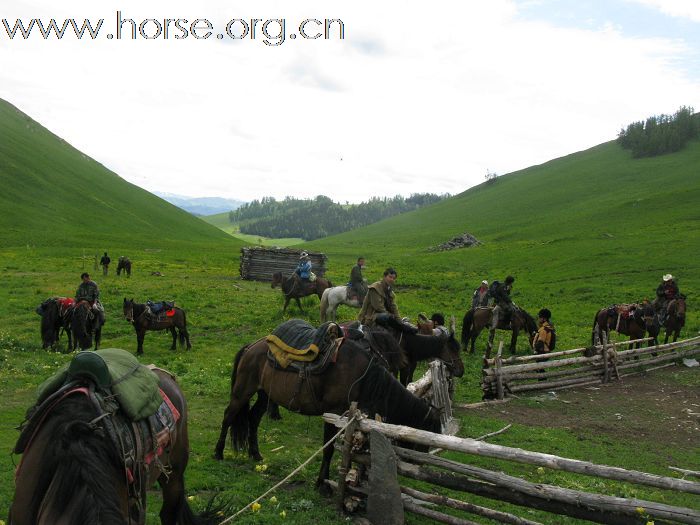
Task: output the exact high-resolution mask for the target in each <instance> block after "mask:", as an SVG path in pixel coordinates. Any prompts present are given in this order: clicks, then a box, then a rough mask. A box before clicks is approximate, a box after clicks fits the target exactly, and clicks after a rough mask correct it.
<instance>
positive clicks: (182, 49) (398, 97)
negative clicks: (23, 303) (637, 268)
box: [0, 0, 700, 202]
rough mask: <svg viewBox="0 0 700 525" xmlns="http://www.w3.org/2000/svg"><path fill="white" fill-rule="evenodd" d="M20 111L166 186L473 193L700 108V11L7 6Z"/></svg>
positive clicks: (73, 1) (346, 4)
mask: <svg viewBox="0 0 700 525" xmlns="http://www.w3.org/2000/svg"><path fill="white" fill-rule="evenodd" d="M118 17H120V18H118ZM51 18H54V19H55V20H56V21H57V22H58V24H59V26H62V25H63V22H64V20H69V19H74V20H75V21H76V22H77V25H78V27H81V26H82V25H83V20H85V19H89V20H90V21H91V23H92V25H93V27H96V26H97V25H98V21H99V19H103V23H102V25H101V26H100V31H99V33H98V34H97V36H96V38H94V39H91V38H90V37H89V36H88V34H87V32H85V33H84V35H83V38H82V39H79V38H77V37H76V36H75V34H74V32H73V29H72V28H71V27H70V26H69V27H68V28H67V31H66V33H65V34H64V35H63V37H62V38H61V39H59V38H57V37H56V36H55V34H52V35H51V36H50V37H49V38H47V39H44V38H42V35H41V34H40V32H39V30H38V26H37V25H36V23H35V25H34V26H33V27H32V32H31V33H29V34H28V36H27V37H26V38H22V36H21V34H20V32H19V30H17V31H16V32H15V37H14V38H10V37H9V34H8V31H11V30H13V29H15V28H16V27H17V26H16V24H17V20H18V19H21V20H22V22H23V24H24V27H25V28H27V27H28V26H29V24H30V22H31V20H32V19H40V20H41V21H42V23H43V24H44V25H48V23H49V21H50V19H51ZM166 19H170V20H171V21H170V22H166ZM197 19H200V20H199V21H198V22H197V23H196V24H193V23H194V21H195V20H197ZM253 19H259V20H260V21H259V22H253ZM118 20H121V22H122V23H121V26H120V27H121V32H120V34H119V35H118V34H117V26H118V25H119V24H118ZM132 20H133V24H132V22H131V21H132ZM185 20H186V22H185ZM280 20H281V21H282V22H283V25H284V39H282V38H280V33H281V29H282V22H280ZM325 20H336V22H333V23H331V24H330V27H329V32H328V38H325V35H324V34H323V29H324V28H323V24H324V23H325ZM303 21H307V22H306V23H305V24H304V25H303V27H302V28H301V29H303V30H304V34H305V35H306V36H308V37H313V36H316V35H319V37H318V38H316V39H312V38H303V36H302V34H301V32H300V25H301V23H302V22H303ZM316 21H318V22H319V24H320V26H319V25H318V24H317V22H316ZM337 21H342V28H343V35H342V38H341V35H340V30H339V28H340V27H341V23H339V22H337ZM208 24H210V25H211V30H210V29H209V28H208ZM192 25H194V26H195V27H194V30H193V28H192ZM227 27H228V32H227V31H226V29H227ZM319 28H320V31H319ZM166 29H167V32H166ZM132 30H134V31H136V38H135V39H133V38H132V36H133V35H132ZM185 31H186V33H185ZM265 31H267V36H266V35H265ZM207 33H210V36H209V37H208V38H204V37H205V36H206V34H207ZM185 34H186V37H185ZM108 35H109V36H108ZM218 35H221V36H222V38H218ZM292 35H294V36H292ZM110 36H111V38H110ZM195 36H198V37H200V38H195ZM178 37H180V38H178ZM295 37H296V38H295ZM0 98H3V99H5V100H7V101H8V102H10V103H12V104H14V105H15V106H17V107H18V108H19V109H20V110H22V111H24V112H25V113H27V114H28V115H29V116H31V117H32V118H34V119H35V120H37V121H38V122H39V123H41V124H42V125H44V126H46V127H47V128H48V129H50V130H51V131H52V132H54V133H55V134H57V135H58V136H60V137H62V138H63V139H65V140H66V141H68V142H69V143H71V144H72V145H73V146H75V147H76V148H78V149H79V150H81V151H83V152H84V153H85V154H87V155H89V156H90V157H92V158H94V159H95V160H97V161H98V162H100V163H102V164H103V165H105V166H106V167H108V168H109V169H111V170H113V171H114V172H116V173H117V174H118V175H120V176H121V177H123V178H124V179H126V180H127V181H129V182H132V183H134V184H136V185H138V186H140V187H142V188H145V189H146V190H149V191H160V192H170V193H175V194H180V195H189V196H193V197H207V196H209V197H226V198H232V199H239V200H245V201H250V200H252V199H260V198H262V197H264V196H273V197H275V198H277V199H281V198H284V197H285V196H294V197H302V198H309V197H314V196H316V195H327V196H329V197H331V198H332V199H333V200H335V201H338V202H345V201H349V202H361V201H366V200H368V199H370V198H372V197H382V196H393V195H397V194H400V195H404V196H408V195H410V194H412V193H423V192H430V193H451V194H457V193H460V192H462V191H464V190H466V189H468V188H469V187H472V186H474V185H476V184H480V183H482V182H483V181H484V177H485V175H486V174H487V173H489V172H490V173H497V174H499V175H503V174H506V173H509V172H513V171H516V170H518V169H522V168H526V167H528V166H531V165H535V164H540V163H543V162H546V161H548V160H551V159H553V158H557V157H560V156H563V155H567V154H570V153H573V152H576V151H580V150H584V149H587V148H590V147H592V146H595V145H597V144H600V143H602V142H606V141H609V140H612V139H614V138H615V137H616V135H617V133H618V132H619V131H620V129H621V128H623V127H625V126H626V125H627V124H629V123H631V122H633V121H637V120H642V119H645V118H646V117H648V116H651V115H658V114H662V113H665V114H670V113H673V112H675V111H676V110H678V109H679V108H680V107H681V106H691V107H693V108H695V109H696V111H697V110H700V2H698V1H697V0H666V1H662V0H609V1H603V0H600V1H595V0H591V1H589V0H578V1H547V0H542V1H536V0H522V1H514V0H488V1H486V0H483V1H469V0H465V1H460V2H457V1H451V2H445V1H436V2H431V3H428V2H425V1H421V2H418V1H414V0H384V1H382V2H381V3H380V2H376V1H368V0H355V1H352V2H351V1H347V0H346V1H343V2H338V1H334V0H324V1H310V0H297V1H295V2H289V1H286V2H285V1H283V0H274V1H273V0H256V1H254V2H253V1H248V0H240V1H236V2H231V1H222V0H201V1H199V2H192V1H190V2H184V1H181V0H168V1H162V0H149V2H137V1H135V0H119V1H118V2H113V1H112V0H101V1H100V2H94V1H84V0H65V1H64V2H60V3H59V2H55V0H28V1H18V0H3V1H2V4H1V5H0Z"/></svg>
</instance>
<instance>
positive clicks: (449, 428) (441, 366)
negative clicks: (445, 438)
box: [406, 359, 459, 435]
mask: <svg viewBox="0 0 700 525" xmlns="http://www.w3.org/2000/svg"><path fill="white" fill-rule="evenodd" d="M406 388H407V389H408V391H409V392H411V393H413V394H415V395H416V396H418V397H420V398H423V399H425V400H426V401H428V402H429V403H430V404H431V405H433V406H434V407H435V408H437V409H439V410H440V422H441V426H442V433H443V434H450V435H453V434H456V433H457V430H459V423H458V421H457V420H456V419H455V418H454V417H452V399H453V396H454V388H453V382H452V375H451V374H450V373H449V372H448V371H447V367H446V366H445V363H443V362H442V361H439V360H437V359H436V360H435V361H431V362H430V363H429V365H428V370H427V371H426V372H425V374H423V376H422V377H421V378H420V379H418V380H417V381H414V382H413V383H410V384H409V385H408V386H407V387H406Z"/></svg>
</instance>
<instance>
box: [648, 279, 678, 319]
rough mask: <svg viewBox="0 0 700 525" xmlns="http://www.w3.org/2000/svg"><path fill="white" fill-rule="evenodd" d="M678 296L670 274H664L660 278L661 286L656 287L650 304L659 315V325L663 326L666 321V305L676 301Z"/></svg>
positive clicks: (676, 287) (676, 286)
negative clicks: (654, 297) (654, 296)
mask: <svg viewBox="0 0 700 525" xmlns="http://www.w3.org/2000/svg"><path fill="white" fill-rule="evenodd" d="M679 296H680V290H679V289H678V285H677V284H676V281H675V280H674V279H673V275H671V274H670V273H667V274H665V275H664V276H663V277H662V278H661V284H659V286H657V287H656V299H654V301H653V302H652V303H651V304H652V305H653V306H654V310H656V311H657V312H658V313H659V322H660V323H661V324H664V322H665V321H666V312H667V311H668V305H669V304H670V303H671V301H673V300H674V299H678V297H679Z"/></svg>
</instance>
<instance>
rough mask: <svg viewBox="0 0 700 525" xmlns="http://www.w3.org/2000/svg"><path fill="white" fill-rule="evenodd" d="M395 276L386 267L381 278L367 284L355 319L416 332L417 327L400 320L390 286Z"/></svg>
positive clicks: (365, 323)
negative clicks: (360, 307) (365, 292)
mask: <svg viewBox="0 0 700 525" xmlns="http://www.w3.org/2000/svg"><path fill="white" fill-rule="evenodd" d="M396 277H397V274H396V270H394V269H393V268H387V269H386V270H384V277H383V278H382V280H381V281H377V282H376V283H372V284H371V285H370V286H369V288H368V290H367V295H366V296H365V300H364V301H363V302H362V309H361V310H360V313H359V315H358V316H357V319H358V320H359V321H360V323H362V324H363V325H367V326H376V325H380V326H385V327H391V328H396V329H397V330H401V331H408V332H412V333H416V332H417V331H418V330H417V328H415V327H414V326H411V325H409V324H407V323H404V322H403V321H402V319H401V315H400V314H399V308H398V307H397V306H396V295H395V294H394V290H393V288H392V287H393V285H394V283H395V282H396Z"/></svg>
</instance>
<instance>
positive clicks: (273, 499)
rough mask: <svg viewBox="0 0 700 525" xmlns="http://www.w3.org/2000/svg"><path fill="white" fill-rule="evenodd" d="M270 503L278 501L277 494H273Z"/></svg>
mask: <svg viewBox="0 0 700 525" xmlns="http://www.w3.org/2000/svg"><path fill="white" fill-rule="evenodd" d="M270 503H273V504H274V503H277V496H272V497H271V498H270Z"/></svg>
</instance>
